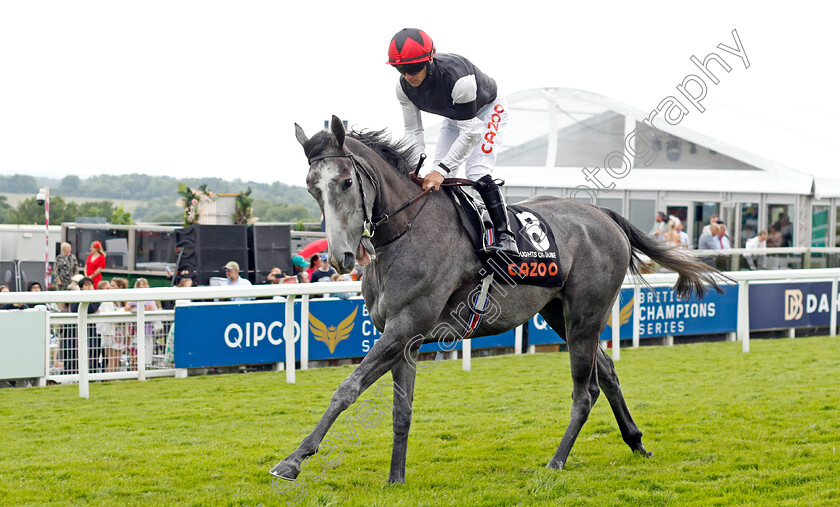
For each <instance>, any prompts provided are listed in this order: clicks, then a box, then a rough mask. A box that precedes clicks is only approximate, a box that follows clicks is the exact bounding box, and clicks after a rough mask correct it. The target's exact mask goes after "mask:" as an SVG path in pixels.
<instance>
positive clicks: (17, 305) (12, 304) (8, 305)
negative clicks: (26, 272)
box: [0, 285, 26, 310]
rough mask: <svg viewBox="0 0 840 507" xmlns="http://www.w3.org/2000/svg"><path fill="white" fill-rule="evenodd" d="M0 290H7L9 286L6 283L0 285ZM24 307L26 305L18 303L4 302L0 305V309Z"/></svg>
mask: <svg viewBox="0 0 840 507" xmlns="http://www.w3.org/2000/svg"><path fill="white" fill-rule="evenodd" d="M0 292H9V287H8V286H7V285H0ZM24 308H26V305H23V304H20V303H6V304H5V305H2V306H0V310H23V309H24Z"/></svg>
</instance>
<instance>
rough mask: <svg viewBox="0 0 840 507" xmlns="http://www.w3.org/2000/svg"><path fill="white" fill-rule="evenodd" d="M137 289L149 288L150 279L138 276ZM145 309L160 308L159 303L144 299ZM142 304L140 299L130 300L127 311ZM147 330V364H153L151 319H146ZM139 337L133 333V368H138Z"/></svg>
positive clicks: (145, 329) (131, 351)
mask: <svg viewBox="0 0 840 507" xmlns="http://www.w3.org/2000/svg"><path fill="white" fill-rule="evenodd" d="M134 288H135V289H148V288H149V281H148V280H146V279H145V278H138V279H137V280H135V282H134ZM142 304H143V309H144V311H147V312H151V311H155V310H157V309H158V305H157V303H156V302H155V301H143V303H142ZM138 306H140V302H139V301H129V302H127V303H126V304H125V306H124V308H125V309H126V311H132V312H135V311H137V307H138ZM143 330H144V332H145V335H146V336H145V340H144V344H143V345H144V347H145V349H146V350H145V352H146V364H147V365H148V364H151V362H152V355H153V354H154V343H155V324H154V323H153V322H150V321H148V320H147V321H146V326H145V327H144V329H143ZM138 346H139V345H138V339H137V333H136V332H135V333H132V334H131V349H130V354H131V368H132V369H136V368H137V348H138Z"/></svg>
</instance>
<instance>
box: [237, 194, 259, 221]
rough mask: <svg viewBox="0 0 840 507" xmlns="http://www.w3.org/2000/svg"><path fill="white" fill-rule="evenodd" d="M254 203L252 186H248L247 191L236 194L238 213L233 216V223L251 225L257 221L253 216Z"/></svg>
mask: <svg viewBox="0 0 840 507" xmlns="http://www.w3.org/2000/svg"><path fill="white" fill-rule="evenodd" d="M253 204H254V199H252V198H251V187H248V191H247V192H239V195H237V196H236V215H235V216H234V218H233V223H235V224H242V225H249V224H252V223H254V222H256V219H254V218H252V217H251V206H252V205H253Z"/></svg>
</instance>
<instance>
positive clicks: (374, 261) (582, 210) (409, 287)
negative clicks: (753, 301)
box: [271, 116, 721, 483]
mask: <svg viewBox="0 0 840 507" xmlns="http://www.w3.org/2000/svg"><path fill="white" fill-rule="evenodd" d="M295 128H296V137H297V140H298V142H299V143H300V144H301V145H302V146H303V148H304V152H305V154H306V156H307V158H308V159H309V162H310V167H309V173H308V175H307V178H306V183H307V186H308V189H309V192H310V193H311V194H312V196H313V197H314V198H315V199H316V200H317V201H318V204H319V205H320V207H321V210H322V211H323V213H324V219H325V221H326V227H327V238H328V239H329V252H330V262H331V263H332V265H333V266H334V267H336V268H337V269H338V270H339V271H341V272H345V273H346V272H349V271H350V270H351V269H353V267H354V264H355V263H356V262H359V263H360V264H362V265H365V268H364V278H363V279H362V294H363V296H364V299H365V303H366V304H367V308H368V311H369V312H370V317H371V319H372V321H373V323H374V325H375V326H376V328H377V329H378V330H379V331H381V333H382V335H381V337H380V338H379V340H378V341H377V342H376V344H375V345H374V347H373V348H372V349H371V350H370V352H369V353H368V354H367V356H365V358H364V359H363V360H362V362H361V363H360V364H359V365H358V367H356V369H355V370H353V372H352V373H351V374H350V375H349V376H348V377H347V378H346V379H345V380H344V381H342V382H341V384H340V385H339V386H338V388H337V389H336V391H335V393H334V394H333V396H332V398H331V400H330V404H329V407H328V408H327V410H326V412H325V413H324V415H323V416H322V417H321V419H320V421H318V423H317V425H316V426H315V428H314V429H313V430H312V432H311V433H310V434H309V435H308V436H307V437H305V438H304V439H303V441H302V442H301V444H300V446H299V447H298V448H297V450H295V451H294V452H292V453H291V454H290V455H289V456H287V457H286V458H284V459H283V460H282V461H281V462H280V463H278V464H277V465H276V466H275V467H274V468H273V469H272V470H271V473H272V474H273V475H275V476H277V477H281V478H284V479H289V480H293V479H295V478H296V477H297V475H298V474H299V473H300V469H301V463H302V462H303V461H304V460H306V459H307V458H308V457H310V456H312V455H314V454H315V453H316V452H318V450H319V445H320V444H321V442H322V441H323V440H324V437H325V436H326V434H327V432H328V431H329V429H330V427H331V426H332V425H333V423H334V422H335V421H336V419H337V418H338V417H339V415H340V414H341V413H342V412H343V411H344V410H346V409H347V408H348V407H350V406H351V405H352V404H353V403H354V402H355V401H356V400H357V399H358V398H359V396H360V395H361V394H362V393H363V392H364V391H365V390H366V389H368V388H369V387H370V386H371V385H372V384H373V383H374V382H376V381H377V380H378V379H379V378H380V377H382V376H383V375H384V374H385V373H387V372H388V371H389V370H390V371H391V375H392V376H393V386H394V387H393V388H394V395H393V424H394V442H393V450H392V457H391V470H390V474H389V476H388V482H395V483H404V482H405V463H406V448H407V445H408V432H409V427H410V426H411V413H412V400H413V398H414V383H415V376H416V372H417V368H418V366H417V363H415V360H416V358H417V355H418V351H419V347H420V345H421V344H422V343H428V342H433V341H441V342H442V343H443V342H448V343H450V344H451V343H452V342H453V338H452V335H453V334H454V333H457V330H459V329H463V317H462V314H463V311H464V308H465V305H464V303H465V302H468V301H472V300H473V298H474V295H475V289H476V287H477V286H478V285H479V284H480V281H481V275H480V273H481V272H483V269H482V264H481V262H480V261H479V258H478V257H477V256H476V255H475V254H474V253H473V251H474V247H473V245H472V244H471V241H470V238H469V236H468V235H467V233H466V232H465V231H464V230H463V228H462V227H461V225H460V223H459V220H458V218H457V214H456V210H455V208H454V204H453V202H452V201H451V199H449V198H448V197H447V196H446V195H444V193H443V192H434V193H432V194H430V195H428V196H427V197H425V198H424V199H420V200H418V201H416V202H413V203H411V204H410V205H409V206H407V207H406V208H405V209H404V210H402V212H400V213H397V214H393V213H392V212H393V211H394V210H397V209H399V208H400V207H401V206H403V205H404V204H405V203H407V202H409V201H411V200H412V198H414V197H416V196H417V195H418V193H420V189H419V187H418V186H417V184H416V183H414V182H412V180H411V179H410V177H409V175H410V173H411V170H412V167H410V164H409V163H408V157H407V154H406V153H405V151H404V150H402V149H400V147H399V146H392V145H391V144H389V143H388V142H387V141H386V140H385V139H386V138H385V137H384V135H383V133H382V132H367V133H359V132H351V133H350V135H347V134H346V132H345V129H344V126H343V124H342V122H341V121H340V120H339V119H338V118H336V117H335V116H333V118H332V122H331V125H330V130H329V131H326V130H325V131H322V132H319V133H317V134H315V135H314V136H313V137H312V138H311V139H308V138H307V137H306V135H305V134H304V132H303V130H302V129H301V128H300V127H299V126H297V125H295ZM519 204H520V205H521V206H524V207H527V208H530V209H532V210H534V211H536V212H537V213H538V214H539V215H540V216H541V217H542V218H543V219H544V220H545V221H548V222H549V224H550V227H551V228H552V230H553V231H555V236H557V237H562V241H560V243H561V245H560V250H561V252H560V264H561V266H562V274H563V277H564V279H565V281H564V283H563V285H562V287H552V288H546V287H537V286H532V285H523V284H502V283H496V282H495V281H494V283H493V291H494V292H493V294H495V296H494V298H495V300H496V301H497V302H498V303H499V305H498V306H499V307H500V308H501V312H499V313H498V314H497V315H495V316H494V318H485V319H483V320H482V321H481V324H480V325H479V327H478V329H477V330H476V332H475V333H474V334H473V335H472V337H473V338H475V337H480V336H485V335H493V334H498V333H502V332H505V331H508V330H510V329H513V328H514V327H516V326H519V325H521V324H523V323H525V322H527V321H528V320H529V319H530V318H531V317H532V316H533V315H534V314H536V313H537V312H539V313H540V314H541V315H542V316H543V317H544V318H545V320H546V322H548V324H549V325H551V327H552V328H553V329H554V330H556V331H557V332H558V334H560V335H561V336H562V337H563V338H564V340H565V341H566V345H567V349H568V352H569V359H570V361H571V373H572V380H573V382H574V389H573V393H572V398H573V402H572V413H571V421H570V422H569V425H568V427H567V429H566V432H565V433H564V434H563V437H562V439H561V441H560V445H559V447H558V448H557V452H556V453H555V454H554V457H553V458H551V460H550V461H549V462H548V466H549V467H551V468H560V469H562V468H563V467H564V464H565V463H566V459H567V458H568V456H569V452H570V451H571V449H572V445H573V444H574V442H575V439H576V438H577V436H578V433H579V432H580V430H581V427H582V426H583V424H584V423H585V422H586V419H587V417H588V416H589V412H590V409H591V408H592V405H593V404H594V403H595V400H596V399H597V398H598V395H599V393H600V391H603V392H604V394H605V395H606V397H607V400H608V401H609V403H610V407H611V408H612V411H613V413H614V415H615V418H616V421H617V422H618V426H619V428H620V430H621V436H622V438H623V439H624V442H625V443H626V444H627V445H629V446H630V449H632V450H633V451H635V452H637V453H640V454H642V455H644V456H650V453H648V452H647V451H646V450H645V448H644V446H643V445H642V432H641V431H640V430H639V428H638V427H637V426H636V424H635V423H634V422H633V418H632V417H631V416H630V411H629V410H628V409H627V404H626V403H625V401H624V396H623V395H622V392H621V387H620V386H619V382H618V377H617V375H616V372H615V367H614V365H613V362H612V360H611V359H610V357H609V356H607V355H606V354H605V353H604V352H603V351H602V350H601V349H600V347H599V346H598V339H599V335H600V333H601V331H602V330H603V329H604V327H605V326H606V325H607V322H608V319H609V316H610V312H611V309H612V306H613V302H614V301H615V300H616V298H617V297H618V294H619V291H620V289H621V284H622V282H623V280H624V278H625V275H626V273H627V270H628V268H629V269H630V270H631V271H632V272H633V273H635V274H638V268H637V263H638V261H639V258H638V257H637V251H640V252H643V253H644V254H646V255H647V256H649V257H650V258H651V259H653V260H655V261H657V262H658V263H660V264H661V265H663V266H665V267H668V268H670V269H671V270H673V271H676V272H677V273H679V278H678V280H677V283H676V285H675V291H676V293H677V295H678V296H680V297H688V296H690V295H691V294H692V293H697V294H698V295H700V296H702V295H703V294H704V293H705V291H706V289H707V287H708V286H712V287H714V288H715V289H716V290H718V291H720V290H721V288H720V286H719V285H718V281H717V271H716V270H714V269H713V268H711V267H709V266H707V265H705V264H703V263H700V262H698V261H695V260H693V259H692V258H690V257H688V256H687V255H685V254H682V253H680V252H679V251H678V250H674V249H672V248H671V247H668V246H666V245H664V244H663V243H658V242H656V241H654V240H652V239H650V238H648V237H647V236H646V235H645V234H644V233H643V232H641V231H639V230H638V229H636V228H635V227H633V226H632V225H631V224H630V223H629V222H628V221H627V220H625V219H624V218H622V217H621V216H620V215H618V214H616V213H614V212H612V211H610V210H608V209H604V208H598V207H595V206H592V205H588V204H581V203H578V202H575V201H571V200H565V199H558V198H554V197H548V196H538V197H534V198H531V199H528V200H527V201H524V202H521V203H519ZM389 213H391V214H390V215H389V216H388V217H387V219H386V220H383V219H382V218H380V219H379V220H376V222H380V225H379V226H378V227H377V228H376V230H375V232H374V234H373V236H372V237H369V233H370V232H371V231H370V228H371V223H373V222H374V220H375V219H376V218H377V217H385V216H386V215H388V214H389ZM558 232H559V234H558ZM455 339H457V337H456V338H455Z"/></svg>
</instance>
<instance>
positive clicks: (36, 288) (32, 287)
mask: <svg viewBox="0 0 840 507" xmlns="http://www.w3.org/2000/svg"><path fill="white" fill-rule="evenodd" d="M26 290H27V291H29V292H41V291H42V290H44V289H43V288H42V287H41V282H29V285H28V286H27V287H26Z"/></svg>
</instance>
